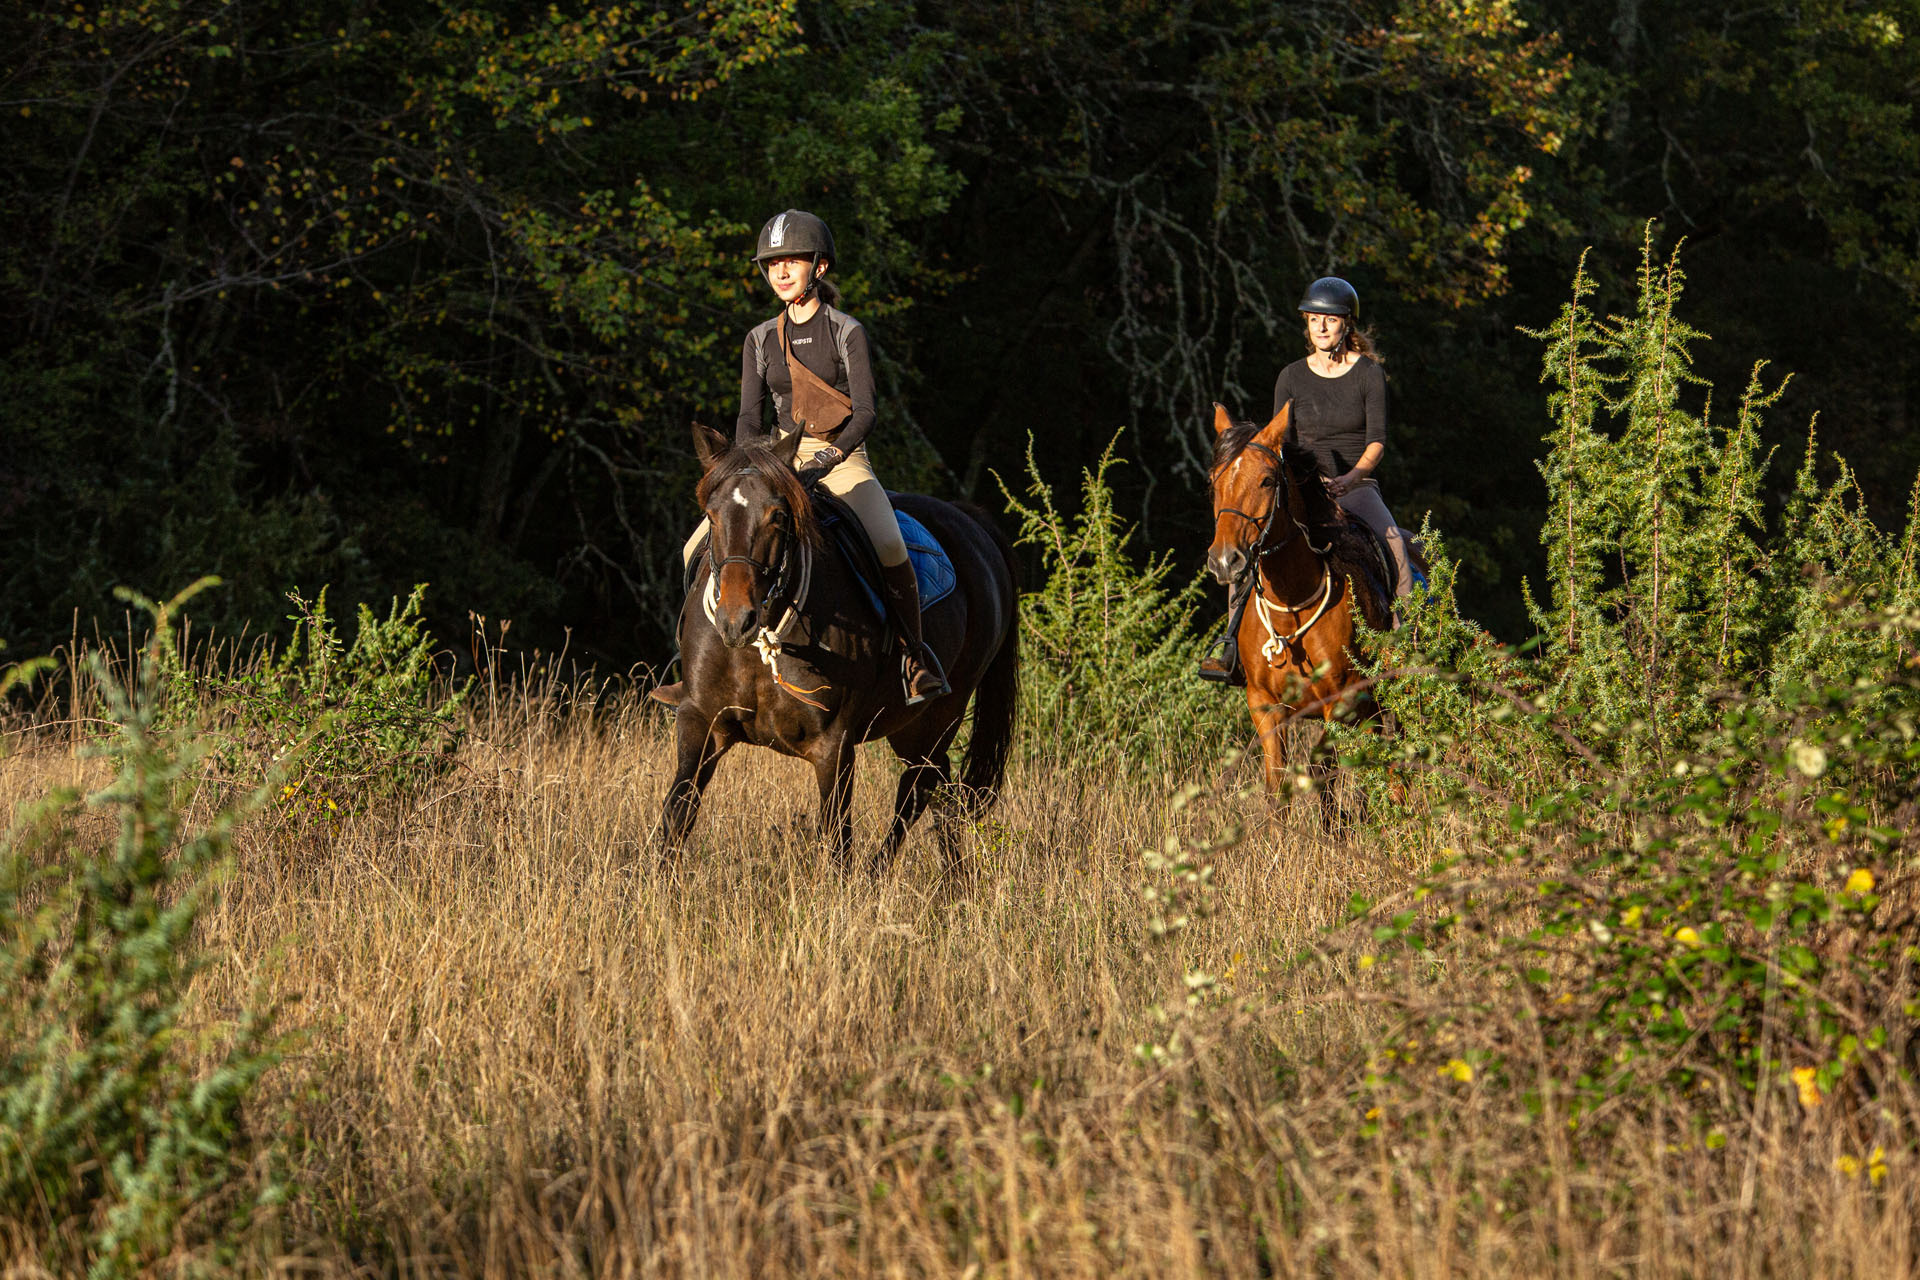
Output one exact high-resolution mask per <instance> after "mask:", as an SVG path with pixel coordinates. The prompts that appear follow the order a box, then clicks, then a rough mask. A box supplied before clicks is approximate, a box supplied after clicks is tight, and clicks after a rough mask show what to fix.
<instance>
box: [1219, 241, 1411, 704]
mask: <svg viewBox="0 0 1920 1280" xmlns="http://www.w3.org/2000/svg"><path fill="white" fill-rule="evenodd" d="M1299 310H1300V317H1301V319H1302V320H1304V321H1305V322H1306V327H1307V355H1306V356H1305V357H1304V358H1303V359H1300V360H1295V361H1294V362H1293V363H1292V364H1290V365H1288V366H1287V367H1286V368H1284V369H1282V370H1281V371H1280V377H1279V380H1278V381H1276V382H1275V383H1274V384H1273V411H1274V412H1275V413H1276V414H1277V413H1279V412H1280V408H1281V406H1282V405H1284V404H1286V403H1287V402H1288V401H1292V402H1293V424H1292V429H1293V438H1294V442H1295V443H1296V444H1298V445H1299V446H1300V447H1301V448H1303V449H1306V450H1308V451H1309V452H1311V453H1312V454H1313V456H1314V458H1315V460H1316V461H1317V462H1319V464H1320V474H1321V475H1323V476H1325V477H1326V478H1327V482H1326V483H1327V491H1328V492H1330V493H1331V494H1333V496H1334V497H1335V498H1336V499H1338V500H1339V503H1340V505H1341V506H1342V507H1343V508H1345V509H1346V510H1347V511H1349V512H1351V513H1352V514H1354V515H1356V516H1359V517H1360V518H1361V519H1362V520H1364V521H1365V522H1366V524H1367V526H1368V527H1369V528H1371V529H1372V530H1373V531H1374V532H1375V533H1376V534H1378V535H1379V536H1380V538H1381V539H1382V540H1383V541H1384V542H1385V543H1386V544H1387V551H1388V553H1389V554H1390V555H1391V556H1392V558H1393V574H1394V583H1393V594H1394V598H1395V599H1396V600H1397V599H1399V598H1400V597H1402V596H1404V595H1406V594H1407V593H1408V592H1410V591H1412V590H1413V567H1412V563H1411V562H1410V561H1409V559H1408V558H1407V544H1406V535H1405V534H1404V533H1403V532H1402V531H1401V529H1400V526H1399V525H1398V524H1396V523H1394V519H1393V514H1392V513H1391V512H1389V511H1388V510H1387V504H1386V502H1385V501H1384V500H1383V499H1382V498H1381V496H1380V482H1379V481H1378V480H1376V479H1374V472H1375V471H1377V470H1378V469H1379V467H1380V460H1381V459H1382V458H1383V457H1385V456H1386V452H1387V378H1386V374H1384V373H1383V372H1381V369H1380V358H1379V356H1378V355H1376V354H1375V352H1374V348H1373V341H1372V339H1371V338H1369V337H1368V336H1367V335H1366V334H1365V333H1362V332H1361V331H1360V327H1359V323H1360V295H1359V294H1358V293H1357V292H1356V291H1355V290H1354V287H1353V286H1352V285H1350V284H1348V283H1347V282H1346V281H1345V280H1342V279H1341V278H1340V277H1339V276H1323V277H1321V278H1320V279H1318V280H1315V281H1314V282H1313V283H1312V284H1311V285H1309V286H1308V287H1307V293H1306V296H1305V297H1304V298H1302V299H1301V300H1300V308H1299ZM1242 603H1243V602H1242V601H1240V600H1238V599H1237V598H1236V599H1235V600H1234V601H1233V602H1232V608H1231V615H1232V618H1233V620H1234V621H1236V622H1237V621H1238V619H1239V616H1240V608H1241V605H1242ZM1237 659H1238V655H1237V653H1236V652H1235V646H1234V643H1233V628H1232V627H1231V626H1229V628H1228V631H1227V639H1226V643H1225V645H1224V647H1223V648H1222V649H1221V650H1219V651H1217V652H1215V653H1212V654H1209V655H1208V656H1207V657H1206V658H1204V659H1202V660H1201V662H1200V675H1201V677H1202V678H1203V679H1209V680H1226V681H1231V680H1234V679H1236V677H1237V676H1238V661H1237Z"/></svg>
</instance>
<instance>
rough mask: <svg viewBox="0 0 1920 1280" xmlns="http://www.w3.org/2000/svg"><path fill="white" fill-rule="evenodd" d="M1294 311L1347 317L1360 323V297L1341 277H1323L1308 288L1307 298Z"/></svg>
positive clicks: (1301, 300)
mask: <svg viewBox="0 0 1920 1280" xmlns="http://www.w3.org/2000/svg"><path fill="white" fill-rule="evenodd" d="M1294 310H1296V311H1304V312H1307V313H1308V314H1310V315H1322V316H1345V317H1346V318H1347V319H1349V320H1354V321H1358V320H1359V319H1360V295H1359V294H1358V293H1356V292H1354V288H1353V286H1352V285H1350V284H1348V283H1347V282H1346V281H1345V280H1342V279H1341V278H1340V277H1339V276H1321V277H1320V278H1319V279H1318V280H1315V281H1314V282H1313V283H1312V284H1310V285H1308V286H1307V296H1306V297H1304V298H1302V299H1300V305H1299V306H1298V307H1295V308H1294Z"/></svg>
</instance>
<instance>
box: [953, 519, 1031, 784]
mask: <svg viewBox="0 0 1920 1280" xmlns="http://www.w3.org/2000/svg"><path fill="white" fill-rule="evenodd" d="M956 505H957V506H959V507H960V508H961V510H963V511H965V512H966V513H967V515H969V516H971V517H972V518H973V519H974V520H975V521H976V522H978V523H979V525H980V527H981V528H982V529H984V530H986V533H987V537H988V538H989V539H990V540H991V541H992V542H993V545H994V549H995V550H997V551H998V552H999V553H1000V558H1001V559H1002V560H1003V561H1005V562H1006V566H1007V581H1008V582H1009V583H1010V584H1012V588H1013V592H1012V598H1011V599H1009V600H1008V601H1007V612H1008V620H1007V634H1006V636H1005V637H1004V638H1003V639H1002V640H1001V641H1000V649H999V652H997V653H995V654H994V655H993V661H991V662H989V663H988V664H987V669H986V672H985V673H984V674H983V675H982V676H981V677H980V683H979V685H978V686H977V687H976V688H975V689H974V692H973V736H972V737H971V738H970V739H969V741H968V743H967V758H966V762H965V763H964V764H963V765H962V766H961V770H960V783H961V794H962V795H963V796H964V797H965V798H966V800H965V803H966V805H967V809H968V811H969V812H970V813H971V814H973V815H974V816H978V815H979V814H981V813H983V812H985V811H986V809H987V808H988V806H990V805H992V804H993V802H994V800H995V799H997V798H998V796H999V791H1000V783H1001V782H1002V781H1003V780H1004V779H1005V778H1006V776H1007V757H1008V756H1009V755H1011V754H1012V752H1013V720H1014V711H1015V709H1016V708H1017V707H1018V705H1019V701H1020V564H1019V561H1018V560H1017V559H1015V557H1014V553H1013V544H1012V543H1011V542H1009V541H1007V536H1006V535H1005V534H1004V533H1002V532H1000V529H999V526H997V525H995V524H994V522H993V518H992V517H991V516H989V515H988V514H987V513H986V511H984V510H983V509H981V508H980V507H977V506H974V505H973V504H972V503H958V504H956Z"/></svg>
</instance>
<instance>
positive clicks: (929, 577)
mask: <svg viewBox="0 0 1920 1280" xmlns="http://www.w3.org/2000/svg"><path fill="white" fill-rule="evenodd" d="M812 496H813V505H814V510H815V512H816V513H817V515H818V518H819V520H820V523H821V525H822V526H823V527H824V528H825V529H826V530H827V536H828V538H829V540H830V541H831V542H832V543H833V547H834V550H835V551H837V552H838V553H839V555H840V558H841V559H842V560H844V561H845V562H846V565H847V568H848V569H850V570H852V571H853V576H854V580H855V581H857V582H858V583H859V584H860V587H861V589H862V590H863V591H864V592H865V593H866V597H867V602H868V603H869V604H871V605H872V606H873V611H874V612H875V613H876V614H878V615H879V616H880V618H881V620H882V621H884V622H889V623H890V622H892V619H891V618H890V617H889V616H888V615H889V610H888V609H887V605H886V595H885V593H884V592H883V591H882V590H881V587H880V583H881V578H880V556H879V554H878V553H877V552H875V551H874V549H873V539H872V538H869V537H868V536H867V530H866V526H865V525H863V524H861V523H860V517H858V516H856V515H855V514H854V513H853V509H852V508H851V507H849V506H847V504H846V503H844V502H842V501H840V499H839V498H837V497H835V496H834V495H833V494H831V493H828V492H827V491H826V490H825V489H823V488H815V489H814V491H813V495H812ZM887 497H888V498H889V499H895V498H897V497H898V495H897V494H892V493H889V494H888V495H887ZM893 514H894V518H895V519H896V520H898V521H899V522H900V536H901V538H902V539H904V540H905V541H906V544H907V560H908V562H909V563H911V564H912V565H913V574H914V577H915V578H916V579H917V580H918V583H919V587H920V608H921V609H922V610H923V611H924V610H926V609H929V608H931V607H933V606H934V605H936V604H939V603H940V602H941V601H942V600H945V599H946V598H947V597H948V596H950V595H952V594H953V591H954V588H955V586H957V585H958V584H959V575H958V574H957V573H955V572H954V568H953V559H952V557H950V556H949V555H947V551H946V548H945V547H942V546H941V545H940V541H939V539H937V538H935V537H934V536H933V534H932V533H930V532H928V530H927V527H926V526H925V525H923V524H921V523H920V522H919V521H918V520H915V519H914V518H913V517H912V516H910V515H908V514H907V513H906V512H904V511H902V510H900V509H899V506H898V504H897V503H896V505H895V507H894V513H893ZM712 538H713V535H712V533H711V532H709V533H708V534H707V535H706V536H704V537H703V538H701V540H700V545H699V546H698V547H697V548H695V549H694V553H693V555H692V557H691V558H689V559H688V561H687V571H686V581H685V582H684V583H683V584H682V590H683V592H690V591H692V590H693V583H694V580H695V579H696V578H697V577H699V575H700V568H701V566H702V565H703V564H704V563H706V561H707V559H708V549H709V547H710V545H711V543H712Z"/></svg>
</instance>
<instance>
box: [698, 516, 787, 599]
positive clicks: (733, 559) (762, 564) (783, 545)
mask: <svg viewBox="0 0 1920 1280" xmlns="http://www.w3.org/2000/svg"><path fill="white" fill-rule="evenodd" d="M768 523H769V524H771V525H772V526H773V533H774V544H773V555H772V556H771V557H769V558H768V559H767V560H756V559H754V558H753V557H752V556H723V557H721V558H720V559H718V560H714V561H713V576H712V578H711V579H709V580H710V581H712V582H713V583H714V584H716V588H717V586H718V583H719V581H720V571H721V570H722V569H724V568H726V567H727V566H728V565H730V564H744V565H746V566H747V568H749V569H751V570H753V574H754V579H755V581H758V582H765V581H767V580H768V579H771V580H772V582H771V585H769V586H768V588H767V590H766V594H765V596H764V597H763V598H762V600H761V602H760V612H761V616H763V617H770V616H772V614H773V610H774V608H775V607H776V606H777V605H779V604H780V603H782V602H783V601H784V599H785V596H786V593H787V589H788V588H789V587H790V586H791V585H792V582H793V560H794V557H793V555H792V554H791V553H792V550H793V541H794V539H793V515H792V513H791V512H789V511H788V510H787V509H786V508H785V507H779V508H776V509H775V510H774V513H773V515H772V516H771V517H770V518H769V520H768ZM712 524H713V532H714V537H713V538H712V539H711V540H710V541H709V542H708V545H707V558H708V559H710V560H711V559H713V545H712V544H713V542H716V541H718V540H719V537H718V535H719V532H720V522H719V521H718V520H714V521H713V522H712Z"/></svg>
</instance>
